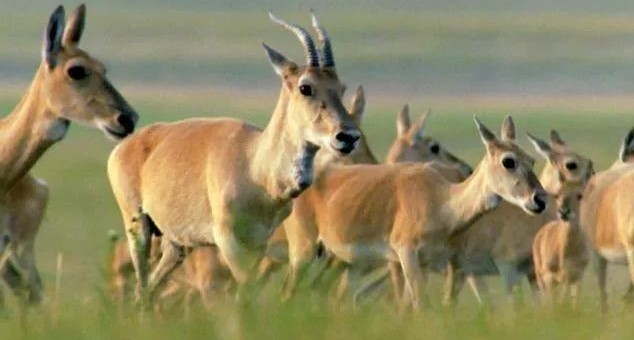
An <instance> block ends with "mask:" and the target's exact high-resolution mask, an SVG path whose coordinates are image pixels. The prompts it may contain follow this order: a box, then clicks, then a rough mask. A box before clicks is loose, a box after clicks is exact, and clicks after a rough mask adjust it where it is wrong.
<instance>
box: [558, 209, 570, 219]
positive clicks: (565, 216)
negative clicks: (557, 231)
mask: <svg viewBox="0 0 634 340" xmlns="http://www.w3.org/2000/svg"><path fill="white" fill-rule="evenodd" d="M557 214H558V215H559V218H560V219H562V220H564V221H567V220H568V217H569V216H570V210H569V209H559V210H558V211H557Z"/></svg>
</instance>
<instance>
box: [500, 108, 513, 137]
mask: <svg viewBox="0 0 634 340" xmlns="http://www.w3.org/2000/svg"><path fill="white" fill-rule="evenodd" d="M500 136H502V140H505V141H509V142H513V141H515V123H514V122H513V117H511V115H509V114H507V115H506V117H505V118H504V122H503V123H502V132H501V133H500Z"/></svg>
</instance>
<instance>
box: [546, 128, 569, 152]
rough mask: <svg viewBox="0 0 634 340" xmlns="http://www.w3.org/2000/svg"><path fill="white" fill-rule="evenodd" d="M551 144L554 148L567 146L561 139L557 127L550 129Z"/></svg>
mask: <svg viewBox="0 0 634 340" xmlns="http://www.w3.org/2000/svg"><path fill="white" fill-rule="evenodd" d="M550 146H551V147H552V148H553V149H563V148H565V147H566V142H564V140H563V139H561V136H560V135H559V132H557V130H555V129H552V130H550Z"/></svg>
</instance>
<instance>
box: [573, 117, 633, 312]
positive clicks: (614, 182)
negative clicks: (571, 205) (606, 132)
mask: <svg viewBox="0 0 634 340" xmlns="http://www.w3.org/2000/svg"><path fill="white" fill-rule="evenodd" d="M633 141H634V129H632V130H631V131H629V133H628V134H627V136H626V137H625V140H624V141H623V144H622V146H621V150H620V153H619V158H618V160H617V161H616V162H615V163H614V164H613V165H612V166H611V167H610V168H609V169H607V170H605V171H602V172H599V173H597V174H596V175H595V176H594V178H593V179H592V180H591V181H590V183H588V186H587V188H586V190H585V192H584V199H583V201H582V203H581V225H582V228H583V230H585V232H586V234H587V235H588V238H589V239H590V243H591V244H592V248H593V252H592V256H593V257H594V260H595V262H596V273H597V278H598V283H599V292H600V298H601V306H602V307H603V308H604V309H605V308H606V307H607V299H608V297H607V289H606V279H607V264H608V263H616V264H625V265H627V267H628V270H629V273H630V280H631V282H630V285H629V289H628V293H627V295H626V297H627V298H628V299H629V300H631V298H632V296H631V295H632V293H633V292H634V227H633V223H632V222H633V221H634V213H633V212H634V209H632V203H634V202H633V201H632V198H631V197H630V196H631V193H632V191H631V190H632V189H633V188H634V163H633V161H634V157H632V155H633V154H634V143H633Z"/></svg>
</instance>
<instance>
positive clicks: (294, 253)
mask: <svg viewBox="0 0 634 340" xmlns="http://www.w3.org/2000/svg"><path fill="white" fill-rule="evenodd" d="M428 116H429V112H427V113H426V114H424V115H423V116H422V117H421V119H420V120H419V121H418V122H417V123H416V124H414V125H411V124H410V123H409V121H410V117H409V109H408V106H407V105H406V106H405V107H404V108H403V110H402V111H401V112H400V113H399V115H398V116H397V119H396V125H397V137H396V139H395V141H394V142H393V143H392V147H391V148H390V152H389V155H388V160H387V161H388V164H389V163H391V162H427V164H428V166H429V167H431V168H433V169H435V170H437V171H438V172H439V173H440V174H442V176H443V177H445V178H446V179H448V180H449V181H451V182H459V181H462V180H464V179H465V178H466V177H468V175H469V174H471V167H469V165H467V164H466V163H465V162H463V161H462V160H460V159H459V158H457V157H456V156H454V155H453V154H451V153H450V152H449V151H447V150H446V149H445V148H443V147H442V146H441V145H440V143H438V142H437V141H435V140H434V139H433V138H431V137H428V136H425V135H424V134H423V131H424V126H425V122H426V120H427V118H428ZM414 136H416V137H414ZM361 140H362V141H365V140H366V137H365V135H364V134H363V133H362V138H361ZM430 145H433V146H435V147H434V148H433V149H434V152H431V151H430V150H429V149H430ZM362 152H363V153H366V154H367V155H368V156H367V157H348V161H347V162H344V161H341V162H338V163H333V164H339V165H344V164H378V162H377V161H376V159H375V158H374V156H373V155H372V152H371V151H370V150H369V149H368V148H360V149H359V150H358V153H362ZM312 191H313V189H308V190H307V191H306V192H305V193H304V194H302V195H301V196H300V197H298V198H297V199H296V200H295V201H294V202H293V211H292V212H291V215H290V216H289V217H288V218H287V219H286V220H285V221H284V222H283V223H282V228H279V229H278V230H277V231H276V232H275V233H274V234H273V237H272V238H271V239H270V240H269V246H268V249H267V252H268V253H271V256H269V258H275V257H277V258H281V259H280V260H282V261H284V260H286V258H288V259H289V276H288V279H287V283H286V289H285V291H286V292H285V295H286V297H289V296H290V295H291V294H292V293H293V291H294V289H295V288H296V286H297V283H298V280H299V278H300V275H301V272H302V271H303V270H304V269H305V267H306V265H308V264H309V263H310V261H311V260H312V259H313V258H314V257H315V255H316V251H317V241H318V227H317V226H318V221H317V219H318V216H317V215H318V214H320V213H321V210H322V208H321V207H320V205H319V202H318V200H316V199H315V196H314V195H315V194H314V193H313V192H312ZM287 239H288V240H287ZM285 241H287V242H285ZM285 246H286V248H287V249H288V251H287V252H286V253H285V252H284V248H285ZM284 255H286V257H285V258H284V257H283V256H284ZM270 262H272V260H268V261H267V262H266V263H264V264H263V265H262V266H263V267H265V268H266V267H268V266H270V265H271V263H270ZM284 262H285V261H284Z"/></svg>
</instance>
